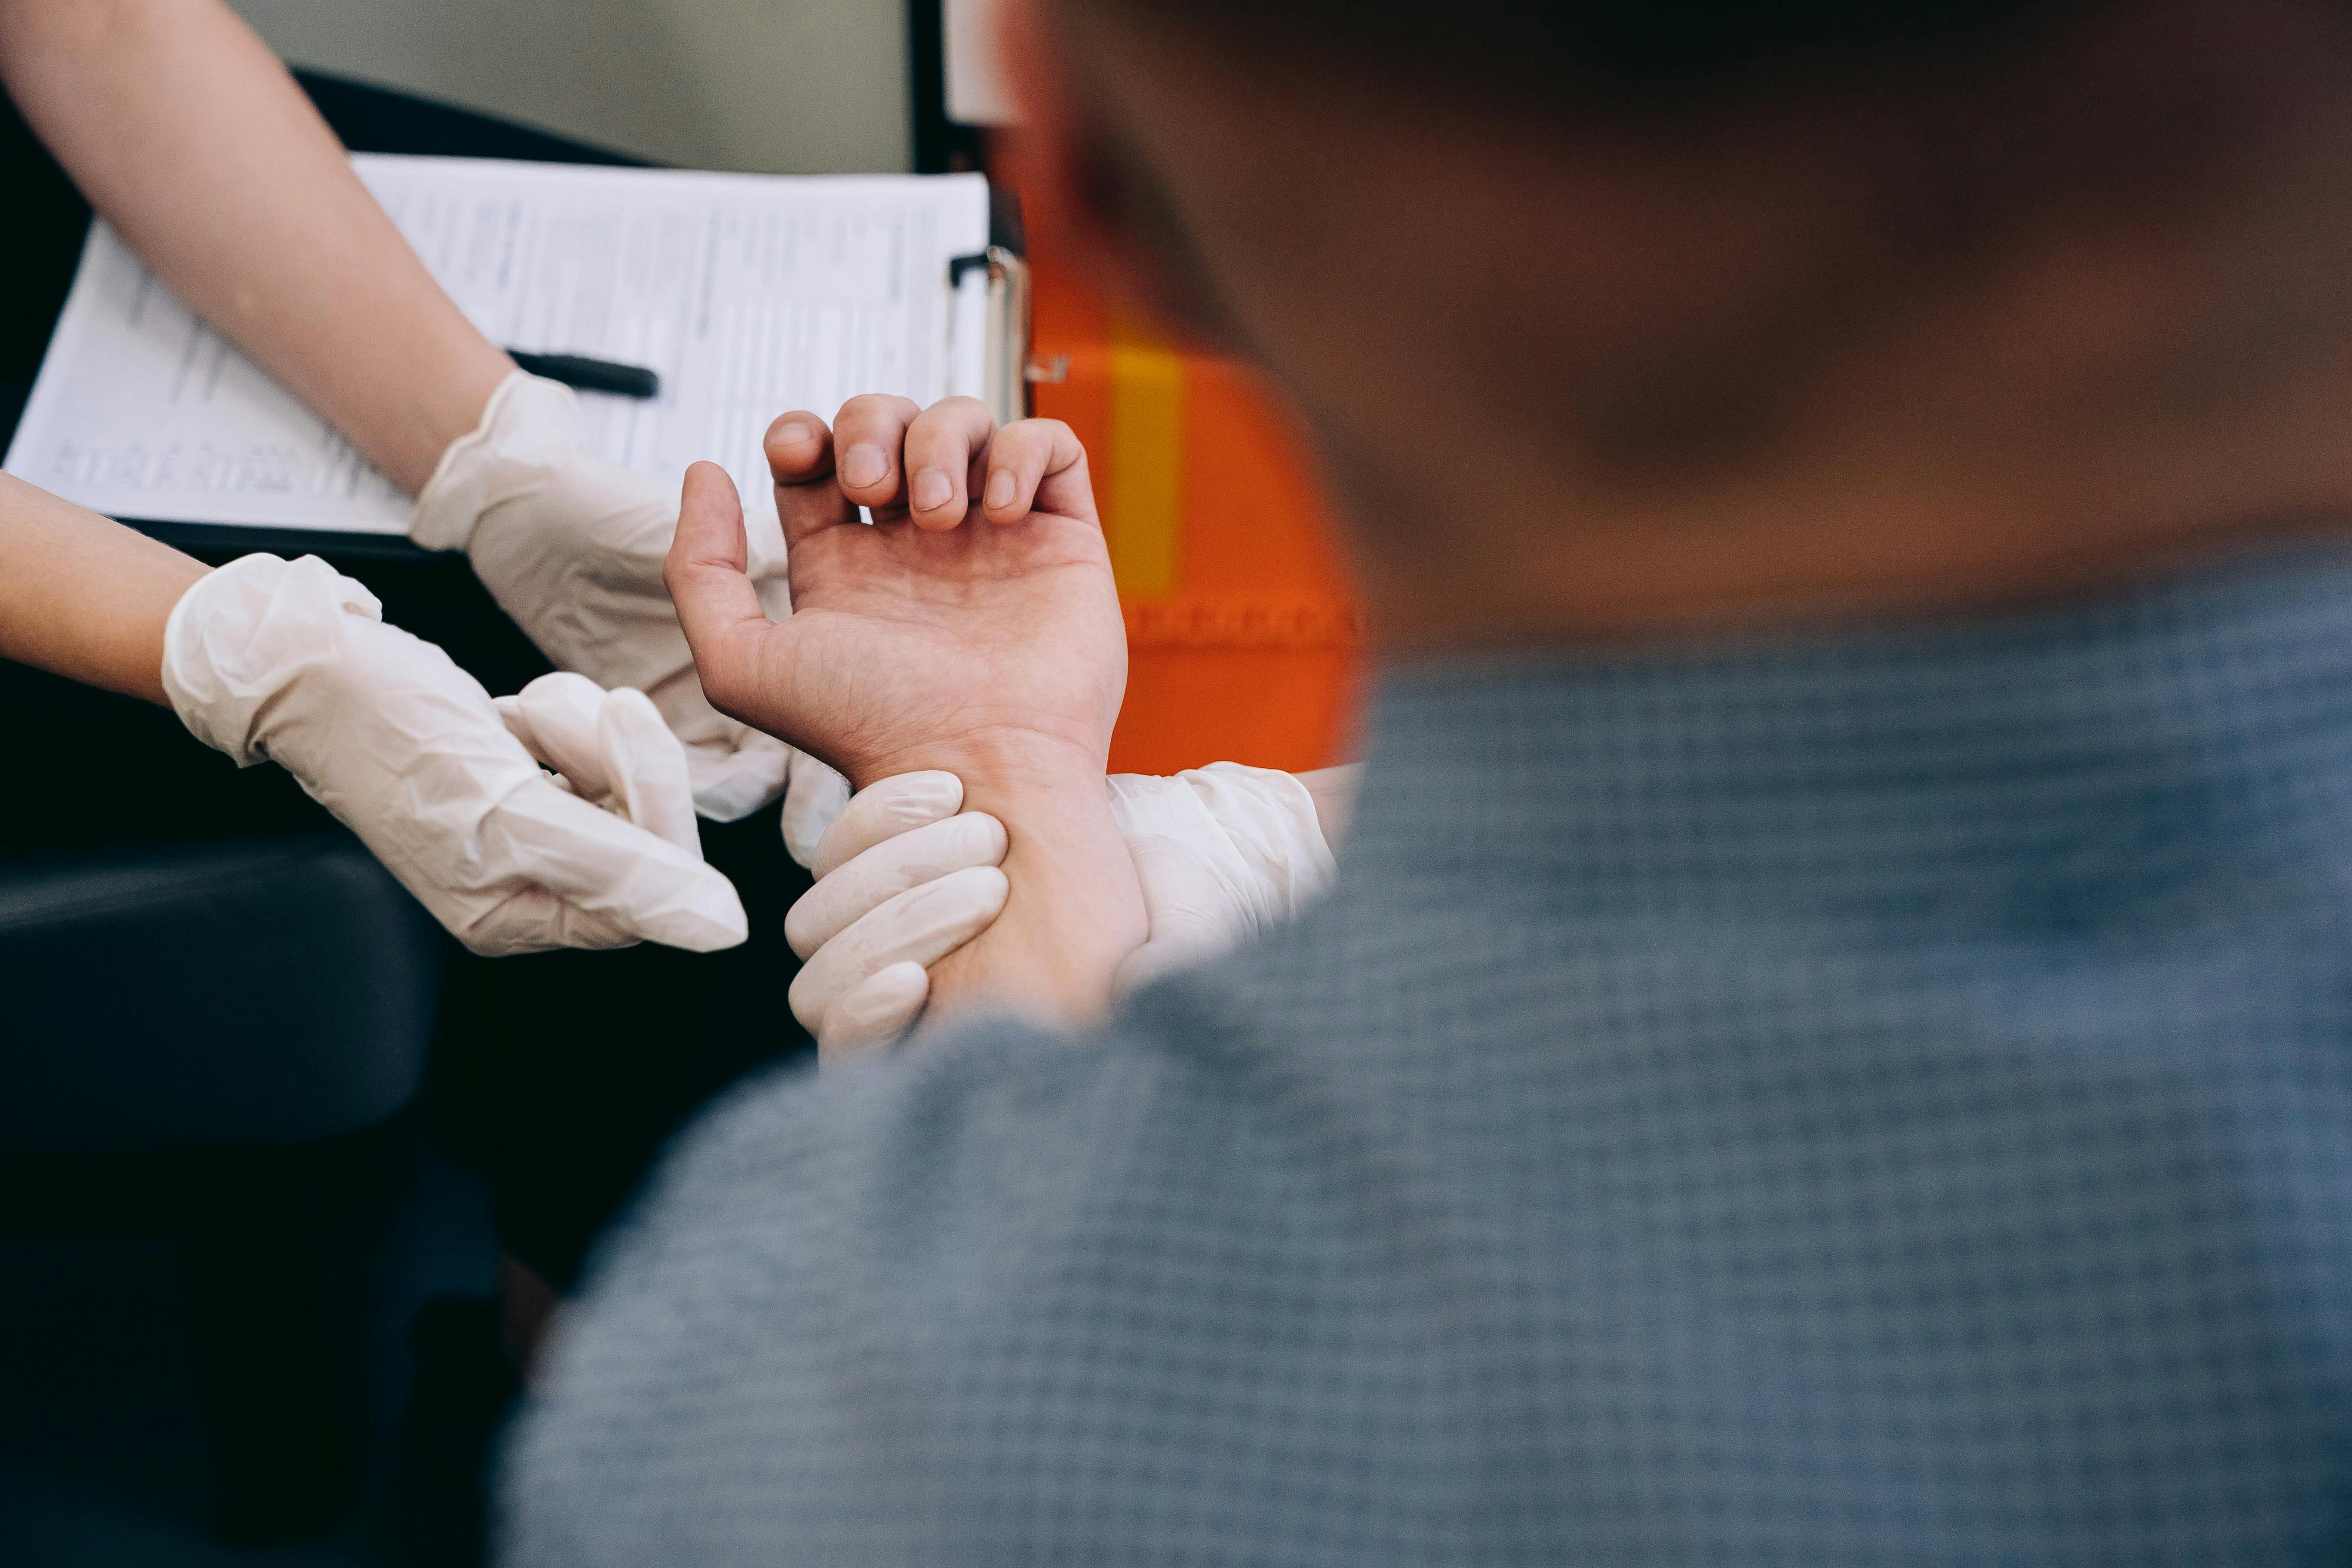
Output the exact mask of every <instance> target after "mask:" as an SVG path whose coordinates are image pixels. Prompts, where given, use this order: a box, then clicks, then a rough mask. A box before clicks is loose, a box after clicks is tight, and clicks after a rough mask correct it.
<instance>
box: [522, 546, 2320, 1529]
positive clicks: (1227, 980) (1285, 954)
mask: <svg viewBox="0 0 2352 1568" xmlns="http://www.w3.org/2000/svg"><path fill="white" fill-rule="evenodd" d="M1373 734H1374V746H1373V750H1372V756H1371V758H1370V766H1369V768H1368V769H1367V774H1366V779H1365V786H1364V797H1363V800H1362V802H1361V806H1360V811H1359V813H1358V817H1357V820H1356V822H1355V825H1354V828H1353V831H1352V837H1351V838H1350V840H1349V841H1348V842H1347V843H1346V844H1345V845H1344V846H1343V847H1342V854H1341V867H1340V873H1339V879H1338V882H1337V883H1336V885H1335V886H1334V888H1333V890H1332V892H1331V893H1330V894H1329V895H1328V897H1327V898H1325V899H1324V900H1323V902H1321V903H1320V904H1318V905H1316V906H1315V907H1313V908H1312V909H1310V910H1309V911H1308V912H1307V914H1305V915H1303V916H1302V917H1301V918H1300V919H1299V920H1298V921H1297V922H1296V923H1295V924H1293V925H1290V926H1289V927H1287V928H1286V929H1285V930H1283V931H1281V932H1279V933H1277V934H1276V935H1275V936H1271V937H1269V938H1266V939H1264V940H1261V941H1259V942H1258V943H1256V944H1255V945H1254V946H1251V947H1250V948H1248V949H1247V950H1245V951H1244V952H1242V953H1239V954H1237V955H1235V956H1232V957H1230V958H1227V959H1224V960H1222V961H1220V962H1218V963H1216V964H1214V965H1213V966H1211V967H1206V968H1203V969H1199V970H1195V971H1192V972H1191V973H1188V974H1184V975H1181V976H1177V977H1171V978H1169V979H1166V980H1163V981H1161V982H1160V983H1158V984H1156V985H1154V986H1152V987H1150V988H1148V989H1146V990H1145V991H1143V992H1142V993H1140V994H1139V995H1138V996H1136V997H1135V998H1132V999H1131V1000H1130V1001H1129V1003H1127V1004H1126V1005H1125V1006H1124V1007H1123V1008H1122V1009H1121V1010H1120V1011H1119V1013H1118V1016H1117V1017H1116V1019H1114V1020H1113V1021H1112V1022H1111V1023H1110V1024H1109V1025H1108V1026H1107V1027H1105V1028H1103V1029H1101V1030H1097V1031H1095V1032H1093V1033H1092V1034H1090V1035H1088V1036H1087V1037H1085V1038H1079V1039H1072V1038H1067V1037H1063V1036H1056V1035H1053V1034H1049V1033H1042V1032H1040V1031H1039V1030H1035V1029H1034V1028H1028V1027H1024V1026H1021V1025H1019V1024H1016V1023H1013V1022H1006V1021H984V1022H979V1023H974V1024H970V1025H967V1026H964V1027H961V1028H959V1029H955V1030H949V1031H945V1032H944V1033H943V1034H942V1035H941V1036H940V1037H935V1038H931V1039H929V1040H922V1041H920V1042H919V1043H918V1044H916V1045H915V1046H912V1047H909V1048H908V1049H905V1050H903V1051H899V1052H898V1053H896V1054H894V1055H892V1056H890V1057H888V1058H887V1059H884V1060H881V1061H877V1062H875V1063H874V1064H873V1065H871V1066H866V1067H862V1068H858V1069H856V1070H852V1071H845V1072H840V1073H828V1074H827V1075H826V1076H824V1078H823V1079H818V1078H815V1077H814V1076H810V1075H805V1074H803V1075H794V1076H780V1077H772V1078H769V1079H766V1080H764V1081H761V1082H755V1083H753V1084H751V1085H749V1086H747V1087H746V1088H744V1089H743V1090H741V1091H740V1092H738V1093H737V1094H735V1095H734V1096H733V1097H732V1098H731V1099H730V1101H729V1102H727V1103H725V1104H724V1105H723V1106H722V1107H721V1108H720V1109H719V1110H718V1111H717V1112H715V1113H713V1114H712V1115H710V1116H709V1118H708V1119H707V1120H706V1121H705V1122H704V1124H702V1125H701V1126H700V1127H699V1128H698V1130H697V1131H696V1132H695V1133H694V1134H692V1135H691V1136H690V1137H689V1138H688V1140H687V1141H686V1144H685V1145H684V1146H683V1148H682V1149H681V1150H680V1152H679V1153H677V1155H675V1156H674V1158H673V1159H672V1161H671V1162H670V1163H669V1165H668V1166H667V1168H666V1170H665V1172H664V1173H663V1175H662V1176H660V1178H659V1179H658V1181H657V1182H656V1186H655V1187H654V1189H653V1191H652V1192H651V1193H650V1195H649V1196H648V1197H647V1198H646V1201H645V1202H644V1203H643V1204H642V1206H641V1207H640V1208H639V1210H638V1212H637V1214H636V1216H635V1218H634V1219H633V1220H632V1221H631V1222H630V1223H629V1224H628V1225H627V1226H626V1227H625V1230H624V1231H623V1233H622V1234H621V1235H620V1236H618V1238H617V1239H615V1240H614V1243H613V1244H612V1245H610V1246H609V1247H608V1248H607V1249H606V1250H605V1252H604V1257H603V1260H602V1263H601V1266H600V1267H599V1268H598V1269H597V1270H596V1271H595V1276H594V1281H593V1289H592V1291H590V1293H589V1295H588V1297H587V1299H586V1300H585V1301H583V1303H582V1304H581V1305H580V1306H579V1307H578V1309H577V1310H576V1311H575V1312H572V1313H571V1314H570V1315H569V1317H568V1319H567V1321H566V1322H565V1323H564V1325H563V1328H562V1333H561V1338H560V1341H559V1343H558V1347H557V1351H556V1354H555V1355H554V1358H553V1365H552V1374H551V1378H550V1381H549V1391H548V1392H547V1393H546V1394H545V1395H544V1396H542V1397H541V1399H540V1401H539V1402H538V1403H537V1404H536V1406H534V1407H533V1408H532V1409H531V1410H530V1412H529V1414H528V1415H527V1416H526V1418H525V1420H524V1422H523V1424H522V1426H521V1427H520V1431H519V1434H518V1436H517V1437H516V1439H515V1442H514V1444H513V1446H512V1448H511V1449H510V1463H509V1484H508V1490H507V1518H506V1545H505V1554H506V1560H507V1561H508V1562H509V1563H514V1564H519V1565H521V1568H557V1565H559V1564H561V1565H563V1568H595V1565H602V1564H624V1563H626V1564H647V1565H650V1564H664V1565H671V1568H678V1565H694V1564H746V1565H748V1564H753V1563H758V1564H774V1563H824V1564H836V1565H838V1564H867V1563H954V1564H960V1565H965V1568H976V1565H995V1564H1003V1565H1008V1568H1009V1565H1012V1564H1024V1565H1043V1564H1070V1565H1073V1568H1076V1565H1085V1568H1102V1565H1106V1564H1114V1563H1118V1564H1129V1563H1145V1564H1167V1565H1175V1564H1186V1565H1201V1568H1208V1565H1213V1564H1214V1565H1223V1564H1234V1565H1240V1564H1267V1565H1272V1564H1329V1565H1333V1568H1339V1565H1347V1568H1379V1565H1386V1564H1397V1565H1400V1568H1402V1565H1404V1564H1413V1565H1416V1568H1429V1565H1442V1564H1501V1563H1576V1564H1581V1565H1591V1564H1621V1563H1622V1564H1635V1563H1640V1564H1666V1563H1692V1564H1696V1563H1710V1564H1712V1563H1792V1564H1794V1563H1802V1564H1838V1563H2197V1564H2220V1563H2296V1562H2315V1561H2342V1560H2343V1559H2344V1557H2345V1555H2346V1553H2347V1549H2352V1520H2348V1519H2347V1502H2352V1485H2347V1483H2348V1482H2352V1444H2347V1437H2352V554H2346V553H2342V552H2337V551H2334V550H2323V549H2302V550H2296V551H2293V552H2284V553H2273V554H2267V555H2264V556H2261V557H2258V558H2254V559H2242V560H2240V561H2238V562H2236V563H2234V564H2231V565H2228V566H2225V567H2220V568H2215V569H2210V570H2204V571H2201V572H2200V573H2198V574H2195V575H2193V576H2189V577H2185V578H2181V579H2178V580H2168V581H2166V582H2162V583H2158V584H2156V585H2154V586H2146V587H2142V588H2139V589H2137V590H2135V591H2131V592H2129V593H2126V594H2119V595H2116V596H2114V597H2110V598H2107V599H2105V600H2102V601H2097V602H2091V603H2078V604H2075V605H2073V606H2069V607H2065V608H2062V609H2058V610H2053V611H2043V612H2035V613H2031V614H2017V615H2011V616H2009V617H2006V618H2001V619H1987V620H1976V621H1970V622H1962V623H1954V624H1951V625H1948V626H1941V627H1933V628H1926V629H1922V628H1910V629H1898V630H1884V631H1874V632H1845V633H1841V634H1837V635H1826V634H1824V635H1820V636H1811V637H1805V638H1784V639H1780V640H1775V641H1770V642H1757V643H1743V644H1739V645H1730V646H1725V645H1714V646H1709V647H1704V648H1678V649H1667V650H1662V651H1652V652H1645V653H1638V654H1629V655H1625V656H1612V657H1606V658H1594V659H1582V660H1577V661H1572V662H1568V661H1555V662H1549V663H1540V664H1538V663H1532V662H1528V661H1517V662H1511V661H1496V662H1492V663H1475V662H1468V663H1457V664H1428V665H1422V666H1419V667H1415V668H1412V669H1407V670H1404V671H1401V672H1398V673H1395V674H1391V676H1390V677H1389V678H1388V679H1387V680H1386V682H1385V683H1384V685H1383V686H1382V689H1381V693H1380V695H1379V698H1378V701H1377V705H1376V708H1375V722H1374V725H1373ZM781 1005H782V1004H781V999H780V1001H779V1006H781ZM690 1018H691V1014H690V1012H688V1014H687V1015H686V1019H688V1020H690Z"/></svg>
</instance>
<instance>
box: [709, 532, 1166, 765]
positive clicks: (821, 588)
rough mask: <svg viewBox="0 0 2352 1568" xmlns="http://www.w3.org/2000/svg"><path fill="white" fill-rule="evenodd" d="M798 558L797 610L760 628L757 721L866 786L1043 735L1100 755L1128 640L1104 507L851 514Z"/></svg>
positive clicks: (1094, 757)
mask: <svg viewBox="0 0 2352 1568" xmlns="http://www.w3.org/2000/svg"><path fill="white" fill-rule="evenodd" d="M790 570H791V578H792V589H793V613H792V616H791V618H790V619H788V620H786V621H784V622H782V623H780V624H771V625H768V626H766V627H764V628H763V629H761V630H760V631H759V633H758V634H759V635H760V636H761V638H762V640H763V646H762V647H761V649H760V650H759V651H758V654H757V656H756V657H755V658H754V659H753V660H752V661H751V664H752V665H753V667H754V668H756V669H758V670H759V671H760V672H761V690H760V691H759V693H758V694H757V696H756V699H755V701H756V706H757V707H758V709H759V711H758V712H746V713H744V714H742V715H741V716H743V717H745V718H746V719H748V720H749V721H750V722H751V723H754V724H757V725H759V726H761V727H762V728H766V729H769V730H771V731H772V732H773V733H775V734H777V735H779V736H781V737H783V738H784V739H786V740H788V741H791V742H792V743H793V744H794V745H796V746H799V747H803V749H805V750H808V751H811V752H813V753H814V754H815V755H817V756H818V757H820V758H824V760H826V761H828V762H830V763H832V764H833V765H834V766H835V767H836V768H840V769H841V770H842V771H843V772H845V773H846V774H848V775H849V777H850V779H852V780H853V781H854V782H856V783H858V784H860V785H863V784H865V783H867V782H869V781H871V780H873V779H879V778H882V777H885V776H887V775H888V774H892V773H899V772H906V771H910V770H912V769H915V768H950V769H954V768H958V767H960V766H962V765H965V764H967V763H968V762H969V760H970V759H971V758H975V757H979V756H984V755H989V754H992V753H993V752H999V751H1002V750H1003V748H1005V747H1021V748H1027V747H1035V746H1036V745H1038V744H1039V743H1041V742H1043V743H1048V744H1050V745H1052V746H1055V747H1061V748H1066V749H1071V750H1075V751H1076V752H1077V753H1078V754H1079V755H1081V756H1084V757H1086V758H1088V759H1089V760H1090V764H1091V765H1092V766H1094V767H1096V768H1099V767H1100V766H1101V763H1102V758H1103V757H1104V755H1105V753H1106V751H1107V749H1108V745H1109V740H1110V730H1111V725H1112V723H1113V721H1114V720H1115V719H1116V718H1117V717H1118V706H1119V699H1120V697H1121V695H1123V693H1124V690H1125V687H1126V682H1127V638H1126V631H1125V627H1124V624H1123V622H1122V621H1121V618H1120V615H1119V609H1118V592H1117V590H1116V588H1115V587H1114V585H1113V583H1112V580H1111V570H1110V557H1109V554H1108V551H1107V550H1106V549H1105V548H1104V544H1103V537H1102V532H1101V529H1100V528H1099V527H1098V526H1097V524H1096V523H1095V522H1094V520H1093V519H1092V518H1091V517H1079V516H1071V515H1065V514H1061V513H1055V512H1049V511H1035V512H1032V513H1030V514H1029V515H1028V516H1027V517H1024V518H1023V519H1021V520H1020V521H1018V522H1015V523H1010V524H1000V523H992V522H989V521H987V520H986V519H984V518H983V517H981V516H980V515H979V513H978V512H977V511H976V510H975V511H974V512H973V513H972V514H971V516H970V517H967V518H966V519H965V520H964V522H963V523H962V525H961V526H960V527H958V528H952V529H949V530H946V531H934V530H930V529H926V528H919V527H917V526H916V525H915V524H914V523H912V522H910V521H908V520H907V519H906V518H905V517H898V518H897V519H895V520H887V521H881V522H877V523H875V524H873V525H871V526H865V525H860V524H855V523H850V524H843V525H841V526H838V527H834V528H824V529H822V530H820V531H818V532H816V533H814V534H813V535H812V536H810V537H809V538H804V539H803V540H802V541H801V542H800V543H799V544H798V545H797V546H795V547H794V548H793V551H792V554H791V558H790Z"/></svg>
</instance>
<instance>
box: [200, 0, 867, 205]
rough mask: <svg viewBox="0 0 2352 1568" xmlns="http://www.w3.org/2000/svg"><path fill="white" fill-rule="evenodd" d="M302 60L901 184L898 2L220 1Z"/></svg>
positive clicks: (484, 101) (497, 108) (676, 158)
mask: <svg viewBox="0 0 2352 1568" xmlns="http://www.w3.org/2000/svg"><path fill="white" fill-rule="evenodd" d="M231 3H232V4H233V5H235V7H236V10H237V11H239V12H240V13H242V14H243V15H244V16H245V18H246V20H247V21H248V22H250V23H252V24H253V26H255V27H256V28H257V29H258V30H259V32H260V34H261V36H262V37H265V38H267V39H268V40H269V43H270V46H271V47H273V48H275V49H276V50H277V51H278V53H279V54H281V55H283V56H285V57H286V58H288V59H289V60H290V61H292V62H293V63H294V64H296V65H298V66H314V67H317V68H320V69H321V70H328V71H333V72H336V73H337V74H339V75H343V76H353V77H359V78H363V79H365V80H368V81H373V82H379V83H382V84H383V85H384V86H387V87H397V88H403V89H406V90H408V91H410V92H415V93H422V94H424V95H425V96H426V97H428V98H437V99H444V100H446V101H448V102H452V103H459V104H464V105H466V106H467V107H469V108H474V109H484V110H492V111H493V112H496V113H499V114H502V115H506V116H508V117H509V118H512V119H517V120H527V121H529V122H530V123H531V124H534V125H537V126H540V127H541V128H542V129H544V130H548V131H562V132H563V133H565V134H566V135H570V136H575V137H578V138H579V139H581V140H582V141H593V142H597V143H600V144H602V145H604V146H606V147H610V148H613V149H614V150H616V151H619V152H634V153H635V154H637V155H638V156H639V157H644V158H651V159H654V160H655V161H656V162H664V163H678V164H684V165H688V166H690V167H694V168H703V169H746V170H752V171H756V172H764V173H773V174H802V173H901V172H905V171H907V170H908V169H909V168H911V167H912V166H913V165H912V163H911V162H910V159H911V156H912V153H911V151H910V148H909V141H908V76H907V9H906V7H905V6H904V5H900V4H898V0H231Z"/></svg>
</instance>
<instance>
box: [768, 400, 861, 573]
mask: <svg viewBox="0 0 2352 1568" xmlns="http://www.w3.org/2000/svg"><path fill="white" fill-rule="evenodd" d="M761 448H762V449H763V450H764V451H765V452H766V454H767V457H768V476H769V477H770V478H771V479H772V480H774V481H775V486H776V518H777V520H778V521H779V522H781V523H782V524H783V526H784V549H785V550H786V552H787V553H789V552H790V551H791V549H792V548H793V546H794V545H797V544H799V543H800V542H801V541H802V540H803V539H804V538H808V537H809V536H810V535H811V534H813V533H815V532H816V531H817V530H818V529H820V528H833V527H835V526H836V525H838V524H842V523H854V522H856V520H857V508H856V506H854V505H853V504H851V502H850V501H849V500H848V498H847V497H845V496H843V495H842V493H841V486H839V485H837V484H835V482H834V453H833V432H832V431H830V430H827V429H826V428H825V424H824V421H823V420H821V419H819V418H818V417H817V416H816V415H814V414H813V413H806V412H804V411H798V410H796V411H794V412H793V413H786V414H779V415H778V416H777V417H776V422H775V423H773V424H771V425H770V426H768V434H767V436H766V438H765V439H764V440H763V441H762V442H761Z"/></svg>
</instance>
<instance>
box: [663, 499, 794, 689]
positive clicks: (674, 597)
mask: <svg viewBox="0 0 2352 1568" xmlns="http://www.w3.org/2000/svg"><path fill="white" fill-rule="evenodd" d="M749 551H750V547H749V545H748V544H747V542H746V541H745V538H744V535H743V501H742V497H740V496H738V495H737V494H736V493H735V481H734V480H732V479H730V478H729V477H728V476H727V470H725V469H724V468H721V467H719V465H717V464H716V463H698V464H696V465H694V466H693V467H691V468H688V470H687V471H686V487H685V490H684V492H683V493H682V495H681V497H680V499H679V503H678V514H677V534H676V536H675V537H674V538H672V539H671V540H670V547H669V556H668V559H667V560H665V561H664V562H663V563H662V582H663V584H664V585H665V586H666V587H667V588H668V590H669V596H670V601H671V602H672V603H674V604H675V605H677V623H678V625H679V627H680V628H681V629H682V630H683V631H684V632H686V645H687V647H688V650H689V651H690V652H692V653H693V654H694V667H695V671H696V673H697V674H699V675H700V676H701V677H702V690H703V695H706V696H708V697H709V699H710V702H711V706H714V707H716V708H718V709H719V711H720V712H721V713H730V714H732V713H740V711H741V708H742V706H743V699H745V698H747V697H748V696H749V695H751V690H752V671H751V667H750V664H749V653H750V650H751V647H753V646H756V644H757V642H758V639H759V635H760V634H761V632H767V631H771V630H772V629H773V628H774V626H775V622H772V621H771V620H769V619H768V612H766V611H765V610H764V609H762V608H761V604H760V591H759V590H758V588H757V587H755V586H754V585H753V583H752V581H751V577H750V575H749V572H748V570H747V567H748V557H749Z"/></svg>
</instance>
